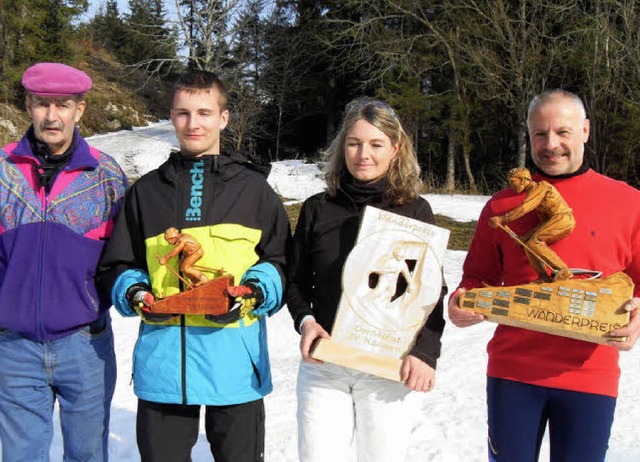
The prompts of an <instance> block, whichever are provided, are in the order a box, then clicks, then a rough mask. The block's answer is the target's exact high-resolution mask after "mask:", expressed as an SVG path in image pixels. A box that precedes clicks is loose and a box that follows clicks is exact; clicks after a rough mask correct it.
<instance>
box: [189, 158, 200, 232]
mask: <svg viewBox="0 0 640 462" xmlns="http://www.w3.org/2000/svg"><path fill="white" fill-rule="evenodd" d="M189 173H190V174H191V199H190V200H189V205H190V207H189V208H188V209H187V211H186V213H185V220H186V221H200V219H201V218H202V185H203V183H204V160H202V159H201V160H199V161H197V162H194V164H193V166H192V167H191V170H189Z"/></svg>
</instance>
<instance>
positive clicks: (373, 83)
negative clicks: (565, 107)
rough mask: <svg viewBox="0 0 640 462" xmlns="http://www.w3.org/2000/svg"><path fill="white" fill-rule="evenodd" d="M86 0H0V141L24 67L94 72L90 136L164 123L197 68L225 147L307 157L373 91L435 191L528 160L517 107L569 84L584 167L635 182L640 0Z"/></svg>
mask: <svg viewBox="0 0 640 462" xmlns="http://www.w3.org/2000/svg"><path fill="white" fill-rule="evenodd" d="M89 3H90V2H88V1H87V0H23V1H14V0H0V142H7V141H9V140H13V139H15V138H17V137H19V136H20V135H21V134H22V132H23V131H24V129H26V128H27V126H28V124H29V121H28V119H27V118H26V115H25V114H24V109H23V107H24V93H23V90H22V87H21V85H20V77H21V75H22V73H23V71H24V70H25V69H26V68H27V67H28V66H29V65H31V64H33V63H35V62H39V61H59V62H65V63H67V64H71V65H74V66H77V67H79V68H81V69H84V70H85V71H87V72H88V73H89V74H90V75H91V76H92V78H93V79H94V88H93V89H92V90H91V91H90V92H89V93H88V94H87V101H88V109H87V112H86V113H85V117H84V118H83V120H82V122H81V125H80V129H81V132H82V134H83V135H91V134H94V133H101V132H105V131H109V130H118V129H123V128H130V127H132V126H139V125H144V124H145V123H146V122H147V121H150V120H158V119H163V118H167V117H168V114H169V104H170V97H169V96H168V95H169V94H170V93H169V92H170V88H171V83H172V81H173V80H174V79H175V76H176V75H177V74H178V73H180V72H183V71H184V70H185V69H187V68H192V69H206V70H210V71H215V72H217V73H219V74H220V75H221V76H222V78H223V79H224V80H225V81H226V82H227V83H228V85H229V87H230V89H231V95H230V105H231V107H230V109H231V114H232V117H231V123H230V125H229V128H228V129H227V130H226V131H225V139H224V144H225V147H226V149H243V150H246V151H249V152H252V153H254V154H256V155H259V156H261V157H263V158H264V160H266V161H276V160H283V159H290V158H298V159H309V160H318V153H319V151H321V150H322V149H323V148H325V147H326V146H327V144H328V141H329V140H330V139H331V138H332V136H333V135H334V134H335V130H336V128H337V126H338V124H339V123H340V118H341V116H342V111H343V110H344V106H345V104H346V103H347V102H349V101H350V100H351V99H353V98H354V97H358V96H362V95H367V96H373V97H378V98H382V99H384V100H385V101H387V102H388V103H389V104H390V105H391V106H393V107H394V108H395V109H396V111H397V113H398V114H399V116H400V118H401V120H402V121H403V123H404V126H405V128H406V129H407V131H408V132H409V134H410V136H411V137H412V139H413V141H414V143H415V146H416V147H417V152H418V155H419V161H420V164H421V166H422V168H423V172H424V179H425V180H426V183H427V185H428V186H429V188H430V189H431V190H439V191H454V190H456V191H468V192H473V193H476V192H481V193H491V192H494V191H495V190H496V189H498V188H500V187H502V186H504V184H505V178H506V173H507V172H508V170H509V169H510V168H512V167H514V166H523V165H526V164H528V163H529V162H530V160H529V159H528V156H527V151H528V139H527V131H526V110H527V105H528V102H529V101H530V100H531V98H532V97H533V96H534V95H536V94H537V93H539V92H541V91H543V90H545V89H552V88H564V89H567V90H570V91H574V92H576V93H578V94H579V95H580V96H581V97H582V98H583V100H584V102H585V106H586V108H587V112H588V116H589V118H590V119H591V127H592V131H591V138H590V141H589V144H588V149H587V153H586V154H587V158H588V161H589V163H590V165H591V166H592V167H593V168H594V169H595V170H597V171H599V172H602V173H605V174H608V175H610V176H612V177H614V178H617V179H621V180H624V181H627V182H629V183H630V184H632V185H634V186H636V187H637V186H639V185H640V162H638V160H639V159H638V154H639V148H640V2H639V1H629V0H593V1H588V0H564V1H551V0H442V1H427V0H347V1H332V0H325V1H322V0H208V1H203V0H164V1H162V0H128V2H127V4H126V5H127V8H126V9H125V8H122V3H124V2H123V1H122V0H121V1H120V2H118V1H116V0H105V1H95V2H92V3H93V4H92V5H91V9H90V8H89V6H90V5H89ZM121 9H122V11H121ZM88 11H93V12H94V13H93V14H91V15H89V14H88Z"/></svg>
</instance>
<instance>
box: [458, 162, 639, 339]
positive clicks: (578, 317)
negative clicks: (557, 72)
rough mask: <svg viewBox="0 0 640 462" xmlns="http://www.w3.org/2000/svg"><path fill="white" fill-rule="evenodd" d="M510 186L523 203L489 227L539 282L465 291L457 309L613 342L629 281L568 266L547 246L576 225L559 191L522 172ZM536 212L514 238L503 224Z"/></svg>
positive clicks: (625, 317)
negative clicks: (515, 248)
mask: <svg viewBox="0 0 640 462" xmlns="http://www.w3.org/2000/svg"><path fill="white" fill-rule="evenodd" d="M509 184H510V185H511V187H512V188H513V189H514V190H515V191H516V192H517V193H522V192H526V195H525V198H524V200H523V202H522V203H521V204H520V205H519V206H517V207H515V208H513V209H512V210H510V211H508V212H507V213H506V214H504V215H500V216H495V217H492V218H491V219H490V221H489V225H490V226H491V227H493V228H500V229H502V230H504V231H505V232H506V233H508V234H509V236H510V237H511V238H513V239H514V240H515V241H516V242H517V243H518V245H520V246H521V247H522V249H523V251H524V253H525V255H526V257H527V259H528V260H529V263H530V264H531V266H532V267H533V268H534V269H535V271H536V272H537V273H538V275H539V278H538V280H537V281H535V282H533V283H531V284H524V285H521V286H512V287H507V286H502V287H489V286H487V287H484V288H482V289H473V290H468V291H466V292H465V294H464V295H463V296H462V297H461V298H460V302H459V303H460V308H464V309H469V310H471V311H474V312H476V313H479V314H482V315H485V316H486V317H487V319H489V320H490V321H494V322H497V323H500V324H508V325H512V326H518V327H523V328H526V329H531V330H537V331H541V332H547V333H550V334H555V335H561V336H564V337H570V338H577V339H580V340H586V341H590V342H595V343H605V342H606V341H608V340H612V339H615V337H612V336H610V335H609V332H611V331H612V330H614V329H617V328H619V327H622V326H624V325H626V324H627V323H628V322H629V313H628V312H627V311H626V310H624V309H623V305H624V303H625V302H627V301H628V300H629V299H630V298H631V297H632V294H633V282H632V281H631V278H629V276H627V275H626V274H625V273H622V272H619V273H614V274H612V275H610V276H609V277H606V278H603V279H600V277H601V275H602V273H601V272H600V271H594V270H586V269H579V268H569V267H568V265H567V264H566V263H565V262H564V261H563V260H562V259H561V258H560V257H559V256H558V255H557V254H556V253H555V252H554V251H553V250H552V249H551V248H550V247H549V245H551V244H553V243H555V242H558V241H559V240H561V239H563V238H565V237H567V236H568V235H569V234H571V232H572V231H573V230H574V228H575V226H576V222H575V219H574V217H573V212H572V210H571V208H570V207H569V205H568V204H567V203H566V202H565V200H564V199H563V198H562V196H561V195H560V193H559V192H558V190H556V188H555V187H554V186H553V185H551V184H550V183H548V182H546V181H539V182H536V181H534V180H533V179H532V178H531V174H530V173H529V170H527V169H526V168H516V169H513V170H511V172H510V173H509ZM533 211H535V212H536V213H537V214H538V216H539V217H540V224H539V225H538V226H536V227H535V228H534V229H533V230H532V231H530V232H529V233H527V234H526V235H525V236H518V235H517V234H516V233H515V232H513V231H512V230H511V229H510V228H509V227H508V226H507V225H506V223H509V222H512V221H515V220H517V219H519V218H521V217H523V216H525V215H526V214H528V213H530V212H533Z"/></svg>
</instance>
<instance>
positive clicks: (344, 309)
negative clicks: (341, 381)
mask: <svg viewBox="0 0 640 462" xmlns="http://www.w3.org/2000/svg"><path fill="white" fill-rule="evenodd" d="M448 240H449V231H448V230H446V229H442V228H438V227H437V226H433V225H430V224H427V223H423V222H421V221H418V220H413V219H410V218H406V217H403V216H400V215H397V214H394V213H390V212H386V211H384V210H380V209H377V208H374V207H366V208H365V212H364V216H363V218H362V223H361V224H360V230H359V232H358V238H357V241H356V245H355V247H354V248H353V250H352V251H351V253H350V254H349V256H348V258H347V261H346V262H345V265H344V268H343V271H342V287H343V292H342V296H341V298H340V303H339V306H338V313H337V315H336V320H335V322H334V324H333V329H332V334H331V339H321V340H320V341H319V342H318V343H317V344H316V345H315V348H314V350H313V352H312V354H311V355H312V357H313V358H316V359H320V360H323V361H328V362H331V363H335V364H339V365H341V366H346V367H350V368H353V369H357V370H360V371H363V372H367V373H370V374H374V375H377V376H380V377H385V378H388V379H391V380H396V381H400V367H401V365H402V360H403V359H404V356H405V355H406V353H407V352H408V350H409V349H410V348H411V346H412V344H413V341H414V339H415V336H416V334H417V333H418V331H419V330H420V328H421V327H422V325H423V323H424V321H425V320H426V319H427V317H428V316H429V314H430V313H431V311H432V310H433V308H434V307H435V305H436V303H437V301H438V298H439V297H440V291H441V288H442V262H443V260H444V253H445V251H446V248H447V242H448Z"/></svg>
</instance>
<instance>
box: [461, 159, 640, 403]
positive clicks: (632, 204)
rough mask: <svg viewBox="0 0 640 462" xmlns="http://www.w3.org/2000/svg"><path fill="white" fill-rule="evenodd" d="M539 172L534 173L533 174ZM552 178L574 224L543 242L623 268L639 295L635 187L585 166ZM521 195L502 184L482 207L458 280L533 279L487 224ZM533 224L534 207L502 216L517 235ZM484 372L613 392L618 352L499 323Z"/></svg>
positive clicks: (639, 222) (573, 264) (596, 264)
mask: <svg viewBox="0 0 640 462" xmlns="http://www.w3.org/2000/svg"><path fill="white" fill-rule="evenodd" d="M540 179H541V177H537V176H534V180H536V181H539V180H540ZM544 180H546V181H548V182H549V183H551V184H553V185H554V186H555V187H556V189H557V190H558V191H559V192H560V194H562V197H564V199H565V200H566V201H567V203H568V204H569V206H570V207H571V208H572V209H573V214H574V216H575V219H576V228H575V230H574V231H573V232H572V233H571V234H570V235H569V236H568V237H566V238H564V239H562V240H560V241H558V242H556V243H555V244H553V245H551V248H552V249H553V250H554V251H555V252H556V253H557V254H558V255H559V256H560V257H561V258H562V259H563V260H564V261H565V263H567V264H568V265H569V267H570V268H582V269H588V270H597V271H602V272H603V277H606V276H608V275H610V274H612V273H615V272H617V271H624V272H625V273H627V274H628V275H629V276H630V277H631V278H632V279H633V281H634V283H635V284H636V287H635V289H634V295H635V296H636V297H637V296H640V286H638V282H639V281H640V192H639V191H637V190H636V189H634V188H632V187H630V186H628V185H627V184H626V183H623V182H619V181H615V180H612V179H611V178H608V177H606V176H603V175H600V174H598V173H596V172H594V171H593V170H588V171H587V172H585V173H584V174H581V175H577V176H575V177H572V178H566V179H548V178H544ZM524 197H525V194H524V193H522V194H516V193H515V192H514V191H513V190H511V189H509V190H504V191H501V192H499V193H498V194H496V195H495V196H493V197H492V198H491V199H490V200H489V202H487V204H486V206H485V207H484V209H483V211H482V213H481V215H480V219H479V221H478V227H477V229H476V232H475V235H474V237H473V240H472V242H471V247H470V248H469V253H468V255H467V258H466V260H465V262H464V267H463V276H462V281H461V283H460V286H461V287H465V288H467V289H470V288H477V287H482V286H483V285H484V284H483V282H484V283H486V284H489V285H492V286H500V285H506V286H512V285H518V284H524V283H528V282H531V281H534V280H535V279H536V278H537V274H536V272H535V271H534V270H533V268H532V267H531V265H530V264H529V262H528V260H527V258H526V256H525V254H524V252H523V251H522V249H521V248H520V247H518V246H517V244H516V243H515V242H514V240H513V239H512V238H510V237H509V236H508V235H507V233H505V232H504V231H502V230H500V229H493V228H490V227H489V218H490V217H492V216H495V215H503V214H505V213H506V212H507V211H509V210H511V209H513V208H514V207H516V206H518V205H519V204H521V203H522V201H523V199H524ZM537 224H538V216H537V214H536V213H535V212H531V213H528V214H527V215H525V216H524V217H522V218H520V219H518V220H516V221H514V222H511V223H509V227H510V228H511V229H512V230H513V231H515V232H516V233H517V234H519V235H523V234H526V233H527V232H528V231H530V230H531V229H533V228H534V227H535V226H536V225H537ZM487 351H488V353H489V364H488V370H487V374H488V375H489V376H490V377H497V378H503V379H508V380H515V381H517V382H523V383H529V384H533V385H540V386H545V387H551V388H560V389H565V390H574V391H580V392H586V393H595V394H600V395H607V396H613V397H616V396H617V395H618V379H619V377H620V368H619V367H618V351H617V350H616V349H614V348H612V347H609V346H606V345H599V344H595V343H590V342H584V341H581V340H574V339H569V338H565V337H559V336H556V335H550V334H544V333H540V332H534V331H531V330H526V329H521V328H517V327H510V326H505V325H499V326H498V327H497V328H496V330H495V333H494V335H493V338H492V339H491V341H490V342H489V345H488V347H487Z"/></svg>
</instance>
